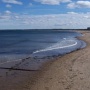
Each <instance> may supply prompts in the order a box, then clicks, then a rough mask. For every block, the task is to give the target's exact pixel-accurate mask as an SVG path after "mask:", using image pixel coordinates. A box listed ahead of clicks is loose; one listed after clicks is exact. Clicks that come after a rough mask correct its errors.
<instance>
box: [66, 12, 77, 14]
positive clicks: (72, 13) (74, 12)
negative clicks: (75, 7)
mask: <svg viewBox="0 0 90 90" xmlns="http://www.w3.org/2000/svg"><path fill="white" fill-rule="evenodd" d="M67 13H68V14H78V13H76V12H67Z"/></svg>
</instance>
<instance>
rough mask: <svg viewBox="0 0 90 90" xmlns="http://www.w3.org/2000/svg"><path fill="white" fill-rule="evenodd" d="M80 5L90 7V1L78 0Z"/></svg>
mask: <svg viewBox="0 0 90 90" xmlns="http://www.w3.org/2000/svg"><path fill="white" fill-rule="evenodd" d="M76 4H77V5H78V6H79V7H87V8H90V1H77V3H76Z"/></svg>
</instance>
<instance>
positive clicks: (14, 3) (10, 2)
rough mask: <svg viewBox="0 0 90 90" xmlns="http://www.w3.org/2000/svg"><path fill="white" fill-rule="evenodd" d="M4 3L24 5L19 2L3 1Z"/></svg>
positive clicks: (13, 0) (14, 0)
mask: <svg viewBox="0 0 90 90" xmlns="http://www.w3.org/2000/svg"><path fill="white" fill-rule="evenodd" d="M2 1H3V2H4V3H10V4H18V5H22V4H23V3H22V2H20V1H17V0H2Z"/></svg>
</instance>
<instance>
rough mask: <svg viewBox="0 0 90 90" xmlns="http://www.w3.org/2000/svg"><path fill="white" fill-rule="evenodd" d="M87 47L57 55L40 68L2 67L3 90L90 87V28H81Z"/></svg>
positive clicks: (78, 89) (80, 89) (83, 89)
mask: <svg viewBox="0 0 90 90" xmlns="http://www.w3.org/2000/svg"><path fill="white" fill-rule="evenodd" d="M78 32H81V33H82V34H83V36H82V37H80V39H82V40H84V41H85V42H86V43H87V47H85V48H83V49H81V50H77V51H74V52H71V53H69V54H66V55H64V56H62V57H57V58H55V60H53V61H51V62H48V63H46V64H45V65H43V67H42V68H41V70H40V71H15V70H8V71H7V70H2V69H0V90H90V71H89V70H90V31H78Z"/></svg>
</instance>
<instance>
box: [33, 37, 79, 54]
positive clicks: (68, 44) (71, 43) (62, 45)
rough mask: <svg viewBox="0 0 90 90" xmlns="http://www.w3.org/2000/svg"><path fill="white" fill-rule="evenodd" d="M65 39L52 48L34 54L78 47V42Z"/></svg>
mask: <svg viewBox="0 0 90 90" xmlns="http://www.w3.org/2000/svg"><path fill="white" fill-rule="evenodd" d="M63 39H64V40H63V41H61V42H58V43H56V44H54V45H52V46H50V47H47V48H45V49H41V50H37V51H35V52H33V54H35V53H39V52H45V51H50V50H57V49H62V48H68V47H72V46H75V45H77V40H75V39H66V38H63Z"/></svg>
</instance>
